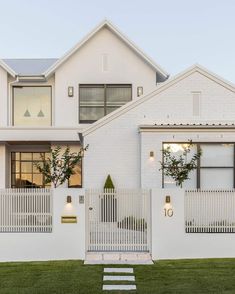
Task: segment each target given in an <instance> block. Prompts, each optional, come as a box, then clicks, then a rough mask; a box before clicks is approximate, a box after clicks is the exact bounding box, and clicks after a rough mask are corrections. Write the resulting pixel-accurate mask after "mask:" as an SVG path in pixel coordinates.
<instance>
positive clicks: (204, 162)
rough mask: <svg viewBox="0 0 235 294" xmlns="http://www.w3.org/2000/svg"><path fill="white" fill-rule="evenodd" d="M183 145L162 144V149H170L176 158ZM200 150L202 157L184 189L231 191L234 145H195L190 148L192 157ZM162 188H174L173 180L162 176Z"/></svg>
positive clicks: (180, 152) (234, 174)
mask: <svg viewBox="0 0 235 294" xmlns="http://www.w3.org/2000/svg"><path fill="white" fill-rule="evenodd" d="M184 144H187V143H177V144H176V143H164V144H163V148H166V147H168V146H169V147H170V150H171V152H172V153H174V154H175V155H176V156H177V155H180V154H182V151H183V147H184ZM199 148H201V150H202V156H201V158H200V159H199V160H198V161H197V169H196V170H194V171H193V172H191V174H190V179H189V180H187V181H185V183H184V185H183V186H184V188H186V189H195V188H198V189H233V188H235V172H234V169H235V166H234V161H235V155H234V154H235V144H234V143H195V144H193V146H192V148H191V152H190V154H189V158H190V156H193V155H194V154H195V153H196V152H197V150H198V149H199ZM162 178H163V183H162V185H163V187H165V188H167V187H172V186H175V182H174V180H173V179H171V178H168V177H166V176H164V173H163V176H162Z"/></svg>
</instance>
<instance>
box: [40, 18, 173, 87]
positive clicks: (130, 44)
mask: <svg viewBox="0 0 235 294" xmlns="http://www.w3.org/2000/svg"><path fill="white" fill-rule="evenodd" d="M102 28H108V29H109V30H110V31H112V32H113V33H114V34H115V35H116V36H118V37H119V38H120V39H121V40H122V41H123V42H124V43H125V44H126V45H128V47H130V48H131V49H132V50H133V51H134V52H135V53H136V54H137V55H139V56H140V57H141V58H142V59H143V60H144V61H145V62H147V63H148V64H149V65H150V66H151V67H152V68H153V69H155V70H156V72H157V75H158V76H159V78H160V80H163V81H164V80H166V79H167V78H168V77H169V74H168V73H167V72H166V71H165V70H163V69H162V68H161V67H160V66H159V65H158V64H156V63H155V62H154V61H153V60H152V59H151V58H150V57H148V56H147V55H146V54H145V53H143V51H141V50H140V49H139V48H138V47H137V46H136V45H135V44H134V43H133V42H132V41H130V40H129V39H128V38H127V37H126V36H124V35H123V34H122V33H121V32H120V31H119V30H118V29H117V28H116V27H115V26H114V25H113V24H112V23H111V22H110V21H108V20H104V21H103V22H101V24H99V25H98V26H97V27H96V28H95V29H94V30H92V31H91V32H90V33H89V34H88V35H87V36H85V38H83V39H82V40H81V41H80V42H79V43H78V44H76V45H75V46H74V47H73V48H72V49H71V50H69V51H68V52H67V53H66V54H65V55H64V56H62V57H61V58H60V59H59V60H57V62H56V63H55V64H53V65H52V66H51V67H50V68H49V69H48V70H46V71H45V72H44V74H45V76H46V77H48V76H50V75H51V74H53V73H54V72H55V71H56V70H57V68H58V67H59V66H61V65H62V64H63V63H64V62H65V61H66V60H67V59H68V58H69V57H70V56H72V55H73V54H74V53H75V52H76V51H77V50H79V49H80V48H81V47H82V46H83V45H84V44H85V43H86V42H87V41H89V40H90V39H91V38H92V37H93V36H94V35H95V34H96V33H97V32H99V31H100V30H101V29H102Z"/></svg>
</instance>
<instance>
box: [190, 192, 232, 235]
mask: <svg viewBox="0 0 235 294" xmlns="http://www.w3.org/2000/svg"><path fill="white" fill-rule="evenodd" d="M185 231H186V233H235V190H188V191H186V192H185Z"/></svg>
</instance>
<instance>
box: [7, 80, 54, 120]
mask: <svg viewBox="0 0 235 294" xmlns="http://www.w3.org/2000/svg"><path fill="white" fill-rule="evenodd" d="M51 96H52V95H51V87H50V86H23V87H21V86H15V87H13V120H12V122H13V125H14V126H50V125H51V100H52V99H51Z"/></svg>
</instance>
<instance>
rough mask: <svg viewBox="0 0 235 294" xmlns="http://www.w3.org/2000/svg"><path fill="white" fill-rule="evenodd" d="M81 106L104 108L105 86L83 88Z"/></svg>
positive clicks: (81, 89) (81, 88) (81, 90)
mask: <svg viewBox="0 0 235 294" xmlns="http://www.w3.org/2000/svg"><path fill="white" fill-rule="evenodd" d="M80 106H91V107H97V106H99V107H104V86H100V87H99V86H97V87H96V86H92V87H84V86H81V87H80Z"/></svg>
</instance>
